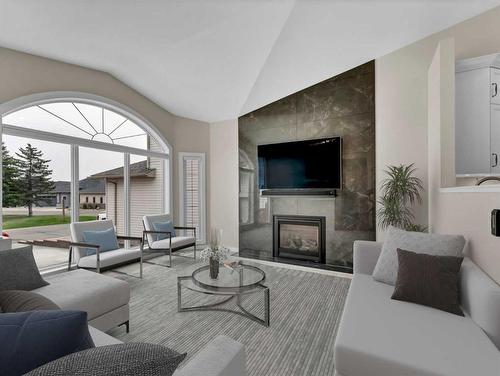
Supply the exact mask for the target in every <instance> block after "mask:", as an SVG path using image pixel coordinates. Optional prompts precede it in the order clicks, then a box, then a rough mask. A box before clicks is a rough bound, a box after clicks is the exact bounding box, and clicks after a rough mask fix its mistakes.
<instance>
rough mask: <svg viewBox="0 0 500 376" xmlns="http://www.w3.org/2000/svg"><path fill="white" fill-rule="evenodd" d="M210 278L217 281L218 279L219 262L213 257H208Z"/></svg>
mask: <svg viewBox="0 0 500 376" xmlns="http://www.w3.org/2000/svg"><path fill="white" fill-rule="evenodd" d="M209 265H210V278H212V279H217V278H218V277H219V260H218V259H217V258H215V257H210V260H209Z"/></svg>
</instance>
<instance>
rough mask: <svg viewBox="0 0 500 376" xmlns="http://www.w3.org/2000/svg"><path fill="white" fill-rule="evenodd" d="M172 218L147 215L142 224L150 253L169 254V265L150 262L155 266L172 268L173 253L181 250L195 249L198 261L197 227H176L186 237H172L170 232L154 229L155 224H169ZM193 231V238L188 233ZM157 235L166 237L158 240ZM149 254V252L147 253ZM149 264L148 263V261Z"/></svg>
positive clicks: (194, 254) (160, 215) (194, 252)
mask: <svg viewBox="0 0 500 376" xmlns="http://www.w3.org/2000/svg"><path fill="white" fill-rule="evenodd" d="M171 220H172V217H171V216H170V215H169V214H159V215H145V216H144V217H143V218H142V223H143V225H144V231H143V233H142V240H143V243H144V244H146V242H147V244H148V249H149V253H153V254H158V253H160V254H166V253H167V252H168V256H169V264H168V265H164V264H158V263H153V262H148V263H151V264H155V265H160V266H165V267H171V266H172V252H175V251H179V250H181V249H185V248H190V247H193V257H194V259H196V227H181V226H174V229H175V230H181V231H184V232H185V234H184V236H180V235H177V234H176V236H172V234H171V233H170V232H165V231H156V230H155V228H154V225H153V224H154V223H159V222H168V221H171ZM188 231H191V232H192V236H190V235H188V234H187V232H188ZM157 235H166V236H167V237H166V238H165V239H161V240H157V238H156V236H157ZM146 253H148V252H146ZM146 262H147V261H146Z"/></svg>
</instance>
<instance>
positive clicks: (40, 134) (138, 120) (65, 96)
mask: <svg viewBox="0 0 500 376" xmlns="http://www.w3.org/2000/svg"><path fill="white" fill-rule="evenodd" d="M63 102H79V103H86V104H92V105H96V106H101V107H103V108H106V109H108V110H110V111H113V112H116V113H118V114H120V115H122V116H124V117H126V118H128V119H130V120H131V121H132V122H134V123H135V124H137V125H138V126H139V127H141V128H142V129H143V130H144V131H146V132H147V133H148V134H150V135H151V136H152V137H153V138H154V139H155V140H156V141H157V142H158V143H159V145H160V147H161V149H162V151H163V152H153V151H148V150H143V149H138V148H133V147H128V146H123V145H116V144H109V143H105V142H99V141H92V140H85V139H82V138H78V137H71V136H65V135H60V134H55V133H50V132H44V131H39V130H34V129H29V128H23V127H18V126H12V125H8V124H3V123H2V121H0V141H2V137H3V134H8V135H12V136H18V137H25V138H32V139H38V140H44V141H51V142H58V143H62V144H67V145H70V150H71V152H70V161H71V182H72V184H71V190H72V193H75V192H77V190H78V180H79V176H78V175H79V174H78V171H79V165H78V164H79V157H78V154H79V153H78V147H79V146H82V147H88V148H94V149H101V150H108V151H115V152H121V153H123V154H124V156H125V157H124V158H125V159H124V161H125V164H127V163H126V161H127V158H128V162H129V164H130V154H137V155H143V156H149V157H156V158H161V159H163V160H164V161H165V162H166V161H167V160H168V167H169V171H168V172H167V171H164V174H163V175H164V184H163V186H164V187H165V188H164V189H165V193H164V199H163V200H162V205H163V210H164V212H165V213H169V214H171V215H172V214H173V213H172V210H171V209H172V202H173V195H172V187H173V186H172V180H173V179H172V160H171V158H170V155H171V154H172V150H173V149H172V146H171V145H170V144H169V143H168V141H167V140H166V138H165V137H164V136H163V135H162V134H161V133H160V132H159V131H158V129H157V128H156V127H155V126H154V125H153V124H151V123H150V122H148V121H147V120H146V119H145V118H144V117H142V116H141V115H139V114H138V113H137V112H135V111H134V110H132V109H131V108H129V107H127V106H125V105H123V104H121V103H118V102H115V101H113V100H111V99H109V98H105V97H101V96H98V95H94V94H90V93H83V92H75V91H53V92H45V93H37V94H32V95H27V96H24V97H20V98H16V99H13V100H11V101H8V102H4V103H2V104H0V120H1V119H2V118H3V117H4V116H6V115H8V114H10V113H12V112H15V111H19V110H22V109H24V108H28V107H31V106H34V105H40V104H47V103H63ZM164 166H165V167H166V166H167V163H164ZM129 174H130V171H127V172H126V174H125V175H128V180H129V179H130V176H129ZM124 178H125V180H127V177H126V176H124ZM75 179H76V184H75V182H74V180H75ZM1 186H2V158H1V153H0V187H1ZM126 186H128V187H124V188H125V189H128V190H129V184H126ZM78 193H79V192H78ZM124 193H125V192H124ZM126 197H128V196H126ZM1 199H2V190H1V189H0V200H1ZM71 201H72V202H71V209H72V218H71V220H72V222H76V221H78V220H79V217H78V213H79V205H80V202H79V194H72V200H71ZM0 202H1V201H0ZM124 206H125V214H127V213H129V214H130V209H129V208H130V197H128V200H126V202H125V205H124ZM2 211H3V210H2V207H0V229H2V228H3V223H2V218H3V212H2ZM129 214H128V217H130V215H129ZM129 228H130V218H127V216H126V218H125V231H126V232H127V231H128V230H129Z"/></svg>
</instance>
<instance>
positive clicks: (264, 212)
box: [238, 61, 376, 271]
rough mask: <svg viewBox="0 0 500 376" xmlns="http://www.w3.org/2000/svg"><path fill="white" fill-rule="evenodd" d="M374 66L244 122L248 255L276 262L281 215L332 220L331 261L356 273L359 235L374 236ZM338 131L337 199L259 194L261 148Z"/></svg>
mask: <svg viewBox="0 0 500 376" xmlns="http://www.w3.org/2000/svg"><path fill="white" fill-rule="evenodd" d="M374 68H375V63H374V61H371V62H368V63H366V64H363V65H361V66H359V67H356V68H354V69H351V70H349V71H347V72H344V73H342V74H340V75H338V76H335V77H332V78H330V79H328V80H325V81H323V82H320V83H318V84H316V85H314V86H311V87H309V88H307V89H304V90H301V91H299V92H297V93H294V94H292V95H289V96H287V97H285V98H283V99H280V100H278V101H276V102H274V103H271V104H269V105H267V106H265V107H262V108H260V109H258V110H255V111H253V112H250V113H248V114H246V115H244V116H241V117H240V118H239V119H238V130H239V181H240V192H239V239H240V240H239V244H240V246H239V250H240V254H241V255H242V256H245V257H255V258H261V259H272V249H273V216H274V215H304V216H322V217H325V218H326V265H327V266H333V267H334V268H338V269H339V270H346V271H349V270H352V244H353V242H354V240H374V239H375V230H376V229H375V226H376V224H375V69H374ZM335 136H341V137H342V138H343V188H342V190H339V191H338V196H337V197H336V198H331V197H304V196H293V197H288V196H271V197H269V196H262V195H261V194H260V191H259V188H258V183H259V182H258V180H259V179H258V163H257V146H258V145H261V144H270V143H279V142H288V141H300V140H307V139H316V138H325V137H335ZM325 163H328V161H325Z"/></svg>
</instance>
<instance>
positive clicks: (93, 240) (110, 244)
mask: <svg viewBox="0 0 500 376" xmlns="http://www.w3.org/2000/svg"><path fill="white" fill-rule="evenodd" d="M83 241H84V243H88V244H94V245H98V246H100V248H99V251H100V252H107V251H113V250H115V249H118V248H120V246H119V245H118V239H117V238H116V232H115V229H114V227H112V228H109V229H107V230H103V231H83ZM85 252H86V255H87V256H89V255H95V253H96V250H95V249H93V248H85Z"/></svg>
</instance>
